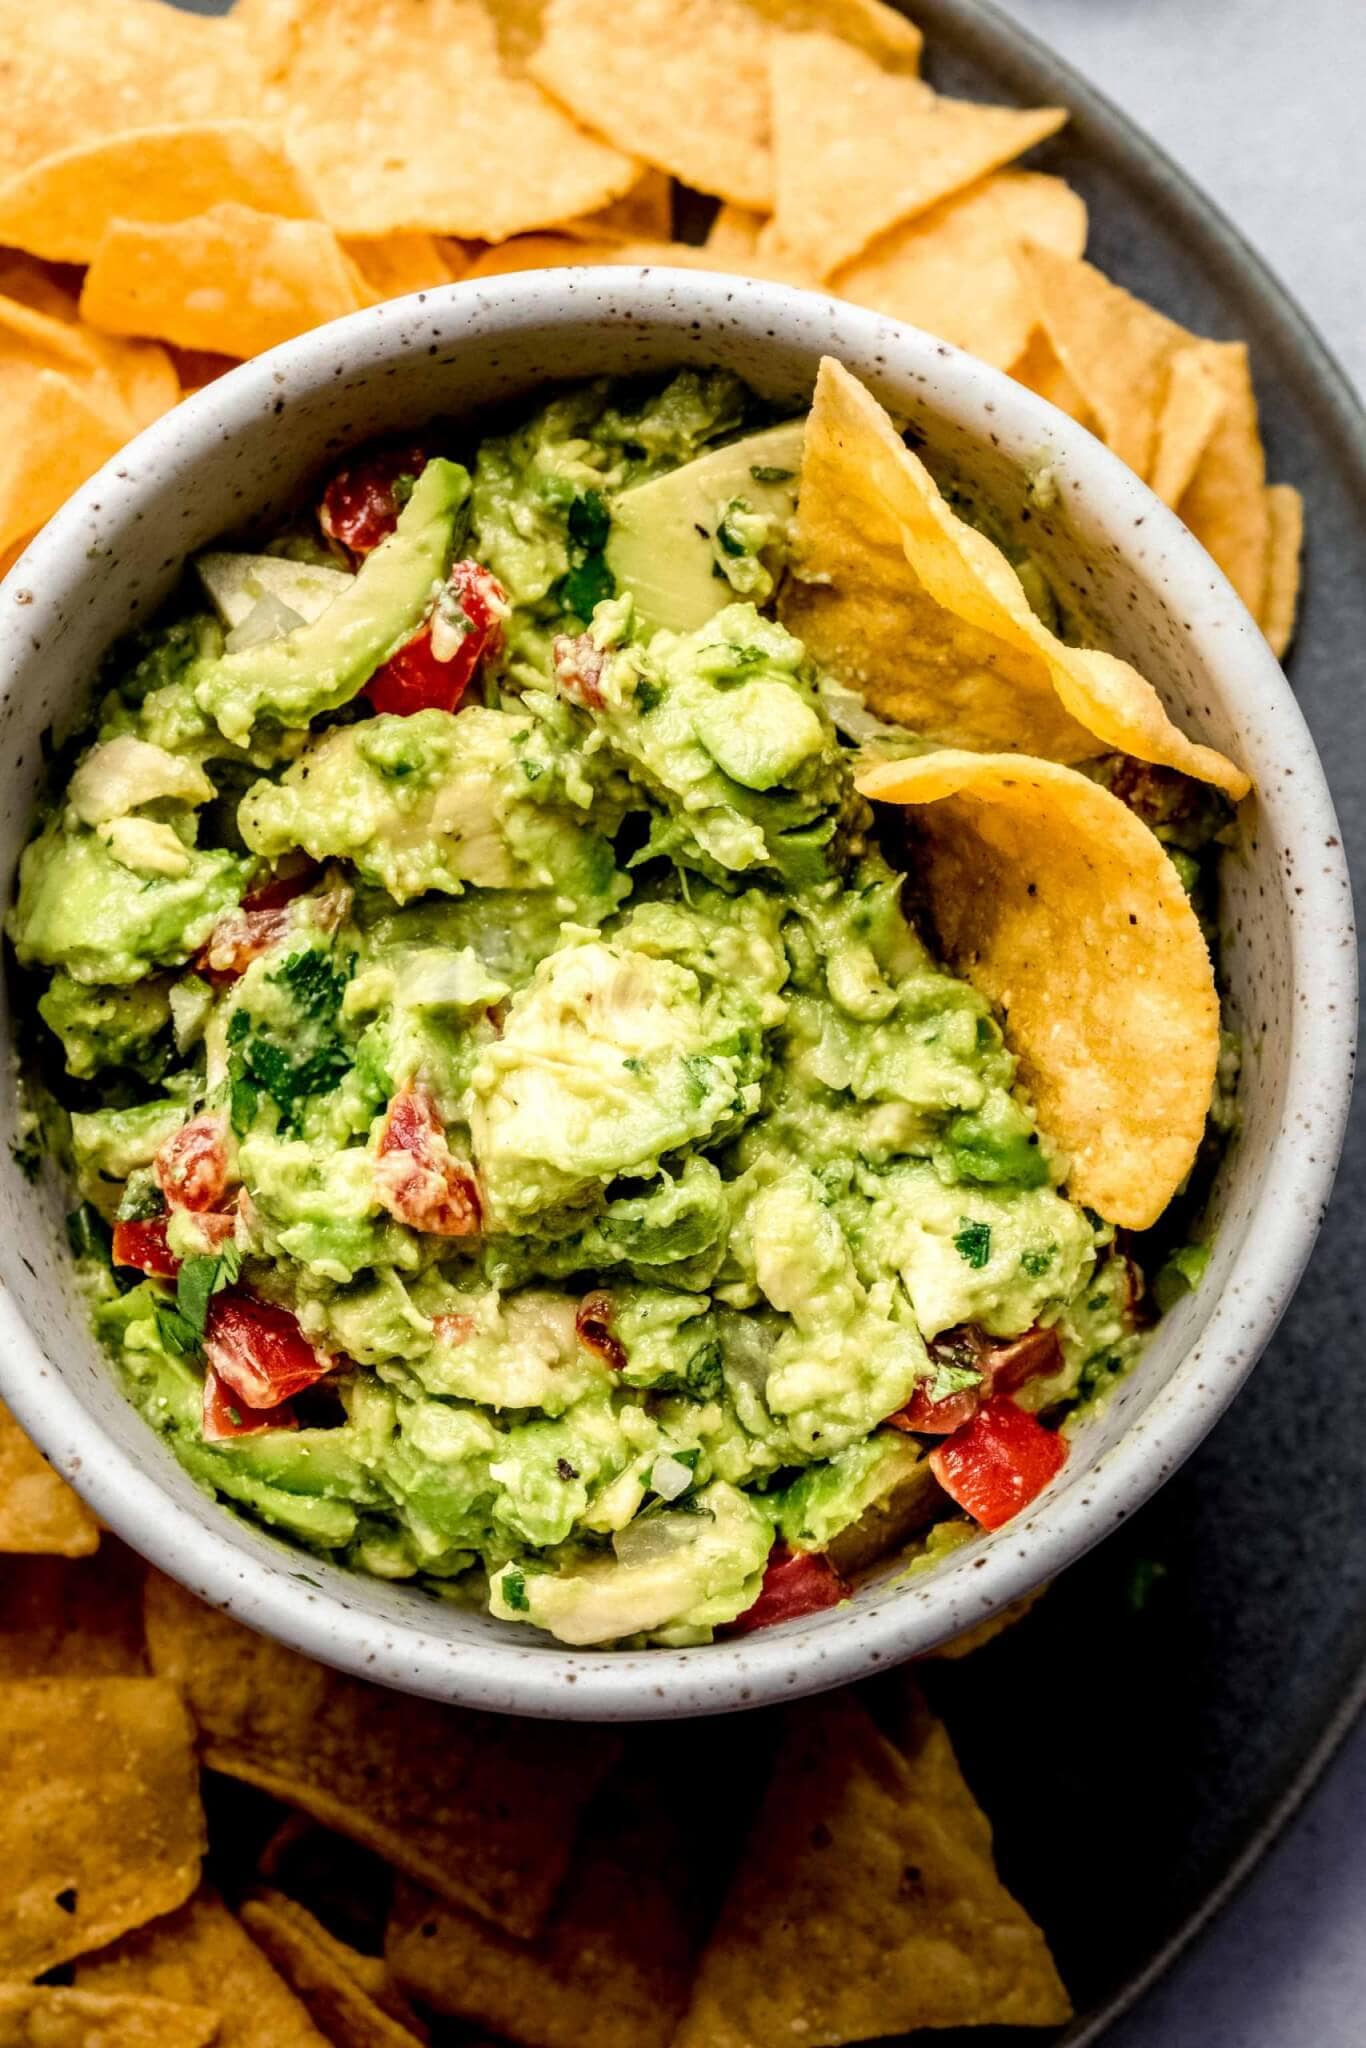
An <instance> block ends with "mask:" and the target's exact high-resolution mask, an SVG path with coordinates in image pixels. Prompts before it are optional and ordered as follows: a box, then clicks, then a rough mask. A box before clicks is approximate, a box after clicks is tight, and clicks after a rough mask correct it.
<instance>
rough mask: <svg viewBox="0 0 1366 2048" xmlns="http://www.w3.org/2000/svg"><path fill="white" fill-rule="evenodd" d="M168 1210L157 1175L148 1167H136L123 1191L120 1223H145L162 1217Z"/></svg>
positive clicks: (119, 1214)
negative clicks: (166, 1209) (155, 1217)
mask: <svg viewBox="0 0 1366 2048" xmlns="http://www.w3.org/2000/svg"><path fill="white" fill-rule="evenodd" d="M165 1208H166V1198H165V1196H164V1195H163V1194H162V1192H161V1189H160V1188H159V1187H158V1186H157V1183H156V1175H155V1174H154V1173H152V1172H151V1171H150V1170H149V1169H148V1168H146V1167H135V1168H134V1170H133V1172H132V1173H130V1174H129V1176H128V1179H127V1182H126V1184H125V1186H124V1190H123V1199H122V1200H121V1201H120V1203H119V1206H118V1210H117V1212H116V1213H117V1220H118V1221H119V1222H120V1223H145V1222H146V1221H147V1220H148V1218H149V1217H151V1216H160V1215H162V1214H163V1213H164V1211H165Z"/></svg>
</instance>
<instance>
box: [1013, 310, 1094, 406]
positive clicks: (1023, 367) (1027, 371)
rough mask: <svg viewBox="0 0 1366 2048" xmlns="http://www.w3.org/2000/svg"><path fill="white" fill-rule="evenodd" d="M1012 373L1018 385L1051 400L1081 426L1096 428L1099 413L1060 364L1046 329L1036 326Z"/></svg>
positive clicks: (1051, 402) (1049, 401)
mask: <svg viewBox="0 0 1366 2048" xmlns="http://www.w3.org/2000/svg"><path fill="white" fill-rule="evenodd" d="M1010 374H1011V376H1012V377H1013V378H1014V379H1015V382H1016V383H1017V384H1023V385H1024V386H1025V388H1026V389H1027V390H1029V391H1032V392H1034V393H1035V395H1036V396H1037V397H1039V398H1045V399H1047V401H1048V403H1049V404H1050V405H1056V406H1057V408H1058V411H1059V412H1065V413H1068V414H1069V415H1070V416H1071V417H1072V418H1073V419H1074V420H1076V421H1077V423H1078V425H1080V426H1083V427H1090V428H1094V427H1095V424H1096V420H1095V414H1094V413H1093V412H1092V411H1091V408H1090V406H1089V405H1088V404H1087V403H1086V400H1085V399H1084V398H1083V397H1082V395H1081V393H1080V391H1078V389H1077V387H1076V385H1075V384H1074V383H1073V382H1072V379H1071V378H1070V377H1069V376H1068V374H1067V372H1066V370H1064V368H1063V366H1062V364H1061V363H1060V362H1059V361H1058V356H1057V351H1056V350H1055V348H1054V347H1053V344H1052V342H1051V341H1050V340H1049V339H1048V336H1047V335H1046V334H1045V333H1044V331H1043V329H1042V327H1036V328H1035V330H1034V332H1033V333H1032V334H1031V335H1030V337H1029V341H1028V343H1027V344H1026V347H1025V351H1024V354H1023V355H1021V356H1017V358H1016V359H1015V361H1014V362H1013V363H1012V364H1011V366H1010Z"/></svg>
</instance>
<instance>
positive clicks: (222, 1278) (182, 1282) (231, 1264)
mask: <svg viewBox="0 0 1366 2048" xmlns="http://www.w3.org/2000/svg"><path fill="white" fill-rule="evenodd" d="M241 1270H242V1256H241V1253H240V1252H239V1251H238V1249H237V1247H236V1245H235V1244H226V1245H224V1247H223V1249H222V1251H221V1252H218V1253H217V1254H212V1255H211V1254H209V1253H203V1254H198V1255H195V1256H193V1257H191V1258H188V1259H185V1260H184V1261H183V1262H182V1264H181V1268H180V1271H179V1273H178V1274H177V1275H176V1286H175V1303H176V1312H177V1314H178V1315H179V1317H180V1319H181V1321H182V1322H184V1323H185V1324H186V1325H187V1327H188V1328H189V1330H190V1332H191V1333H192V1336H193V1340H194V1343H195V1345H196V1346H198V1345H199V1344H200V1343H201V1342H202V1340H203V1336H204V1328H205V1325H206V1324H207V1322H208V1319H209V1302H210V1299H211V1298H212V1297H213V1296H214V1295H215V1294H218V1293H219V1292H221V1290H222V1289H223V1288H224V1287H231V1285H232V1283H233V1281H234V1280H235V1279H236V1278H237V1276H238V1274H239V1273H240V1272H241Z"/></svg>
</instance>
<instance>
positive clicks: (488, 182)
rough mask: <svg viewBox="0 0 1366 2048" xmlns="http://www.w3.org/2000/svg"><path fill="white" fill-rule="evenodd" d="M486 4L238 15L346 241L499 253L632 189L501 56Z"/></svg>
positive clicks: (326, 3) (360, 3)
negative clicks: (509, 243)
mask: <svg viewBox="0 0 1366 2048" xmlns="http://www.w3.org/2000/svg"><path fill="white" fill-rule="evenodd" d="M502 11H503V10H502V8H501V7H500V5H499V4H498V0H268V4H266V5H261V4H259V0H257V4H253V5H251V6H249V7H246V8H239V10H238V15H239V19H240V21H241V22H242V23H243V24H244V26H245V28H246V32H247V36H248V39H249V41H250V43H251V45H252V47H253V49H254V50H255V51H256V53H257V56H258V60H259V61H260V63H261V64H262V67H263V71H264V74H265V78H266V87H267V93H268V95H271V96H273V101H274V104H276V105H277V106H278V107H279V109H280V113H281V118H283V119H285V120H286V123H287V127H288V133H289V142H290V147H291V149H292V150H293V151H294V154H295V155H296V157H297V158H298V160H299V162H300V164H301V165H302V167H303V169H304V172H305V174H306V175H307V176H308V177H309V178H310V179H311V181H312V183H313V184H314V185H315V187H316V188H317V190H318V193H319V196H320V198H321V201H322V204H323V207H324V210H325V213H326V217H327V218H328V219H329V220H330V221H331V222H332V223H333V225H334V226H335V227H336V228H337V229H339V231H340V232H341V233H343V234H347V235H387V234H392V233H394V232H396V231H399V230H402V231H409V232H411V231H417V232H421V233H429V234H443V235H464V236H470V237H473V238H474V239H475V240H479V241H490V242H499V241H502V240H503V239H504V238H505V237H506V236H508V235H515V234H520V233H522V232H524V231H525V230H526V229H528V228H537V227H544V226H547V225H549V224H551V223H554V222H557V221H565V220H572V219H574V218H576V217H577V216H578V215H579V214H584V213H591V212H593V210H594V209H595V208H596V207H599V206H606V205H607V204H608V203H609V201H611V200H613V199H618V198H620V197H621V195H622V194H623V193H625V192H627V191H629V190H630V189H631V187H632V186H633V185H634V184H635V182H636V180H637V178H638V177H639V175H640V165H639V164H638V163H636V162H635V161H634V160H633V159H632V158H631V157H629V156H624V155H622V154H621V152H620V151H618V150H615V149H610V148H608V147H607V145H606V144H605V143H603V142H600V141H599V140H598V139H597V138H596V137H595V136H592V135H589V134H588V133H587V131H586V130H585V129H584V128H581V127H579V126H578V124H577V123H576V122H574V121H572V120H571V119H570V118H569V116H568V115H567V114H565V113H564V112H563V111H562V110H561V109H560V108H559V107H557V106H556V105H555V104H554V103H553V102H552V101H551V100H549V99H547V98H546V97H545V95H544V94H543V93H542V92H541V90H540V88H539V87H538V86H536V85H534V84H533V83H532V82H531V80H530V79H528V78H526V77H524V76H522V75H521V72H520V70H519V69H518V68H517V67H516V65H515V63H514V62H511V61H509V57H508V55H507V53H506V51H505V50H504V48H502V47H501V46H500V41H499V33H498V31H499V20H500V15H501V13H502Z"/></svg>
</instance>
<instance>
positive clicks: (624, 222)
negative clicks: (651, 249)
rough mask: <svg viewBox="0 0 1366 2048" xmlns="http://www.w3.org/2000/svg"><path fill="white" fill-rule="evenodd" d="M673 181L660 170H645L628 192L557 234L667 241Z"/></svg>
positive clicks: (565, 224)
mask: <svg viewBox="0 0 1366 2048" xmlns="http://www.w3.org/2000/svg"><path fill="white" fill-rule="evenodd" d="M673 219H674V188H673V180H672V178H670V177H668V176H667V174H666V173H665V172H663V171H655V170H645V171H642V172H641V174H640V176H639V177H638V178H637V179H636V182H635V184H634V185H632V187H631V189H630V191H629V192H623V193H622V195H621V198H620V199H614V200H613V201H612V203H611V204H610V206H600V207H599V208H598V210H597V212H596V213H584V214H580V216H579V218H578V219H577V220H567V221H565V222H563V223H562V226H561V229H560V232H561V233H562V234H566V235H577V236H578V237H579V238H580V240H582V241H585V242H604V241H606V242H610V241H616V242H667V241H668V240H669V239H670V237H671V235H672V234H673Z"/></svg>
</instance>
